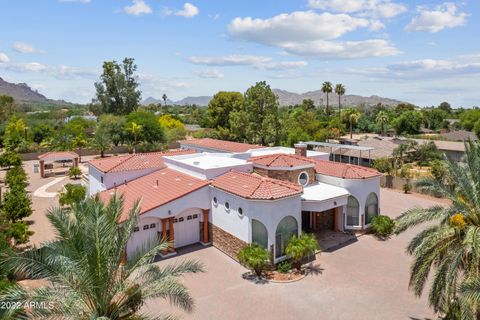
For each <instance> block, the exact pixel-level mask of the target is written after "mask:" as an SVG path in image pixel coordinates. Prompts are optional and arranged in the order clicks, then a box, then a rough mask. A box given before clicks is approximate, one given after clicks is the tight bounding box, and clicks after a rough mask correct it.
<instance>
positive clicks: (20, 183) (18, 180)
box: [5, 165, 28, 189]
mask: <svg viewBox="0 0 480 320" xmlns="http://www.w3.org/2000/svg"><path fill="white" fill-rule="evenodd" d="M5 184H6V185H7V186H8V187H9V188H17V187H19V188H22V189H25V188H26V187H27V186H28V178H27V173H26V172H25V170H24V169H23V167H22V166H21V165H16V166H14V167H13V168H11V169H9V170H8V171H7V173H6V174H5Z"/></svg>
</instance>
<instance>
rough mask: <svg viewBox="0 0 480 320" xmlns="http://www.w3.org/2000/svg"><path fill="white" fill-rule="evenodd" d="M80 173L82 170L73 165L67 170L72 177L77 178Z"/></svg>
mask: <svg viewBox="0 0 480 320" xmlns="http://www.w3.org/2000/svg"><path fill="white" fill-rule="evenodd" d="M81 175H82V170H80V168H79V167H77V166H73V167H71V168H70V170H68V176H69V177H70V178H72V179H78V178H80V176H81Z"/></svg>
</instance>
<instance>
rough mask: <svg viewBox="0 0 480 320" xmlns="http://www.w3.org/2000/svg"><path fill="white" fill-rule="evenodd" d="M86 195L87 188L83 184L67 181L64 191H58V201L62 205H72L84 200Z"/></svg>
mask: <svg viewBox="0 0 480 320" xmlns="http://www.w3.org/2000/svg"><path fill="white" fill-rule="evenodd" d="M86 195H87V188H86V187H85V186H82V185H81V184H71V183H68V184H66V185H65V191H63V192H62V193H60V198H59V199H58V201H59V203H60V204H61V205H62V206H65V205H72V204H74V203H78V202H80V201H82V200H84V199H85V196H86Z"/></svg>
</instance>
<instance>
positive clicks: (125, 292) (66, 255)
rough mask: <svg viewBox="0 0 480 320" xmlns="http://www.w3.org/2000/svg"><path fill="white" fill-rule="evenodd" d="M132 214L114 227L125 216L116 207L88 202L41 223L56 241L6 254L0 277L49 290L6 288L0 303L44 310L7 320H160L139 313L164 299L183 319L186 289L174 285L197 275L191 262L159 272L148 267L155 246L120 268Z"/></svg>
mask: <svg viewBox="0 0 480 320" xmlns="http://www.w3.org/2000/svg"><path fill="white" fill-rule="evenodd" d="M138 212H139V203H138V202H137V203H135V204H134V205H133V207H132V208H131V209H130V210H129V211H128V218H127V220H126V221H125V222H124V223H122V224H118V223H117V222H118V220H119V218H120V216H121V215H122V213H125V212H124V211H123V199H122V198H121V197H118V196H116V195H115V196H113V197H112V200H111V201H110V202H109V203H108V204H106V205H104V204H103V203H102V202H101V201H100V200H99V198H98V197H96V198H89V199H87V200H85V201H82V202H80V203H78V204H72V206H71V209H66V208H63V209H62V208H53V209H50V210H49V212H48V213H47V217H48V219H49V220H50V223H51V224H52V225H53V227H54V228H55V231H56V233H55V234H56V239H55V240H54V241H51V242H47V243H44V244H43V246H42V247H40V248H38V249H32V250H28V251H25V252H17V253H13V254H11V255H9V256H8V257H6V258H5V259H3V260H2V262H1V264H0V269H3V270H12V271H13V272H15V273H16V274H19V275H22V276H25V277H26V278H28V279H44V280H47V281H49V285H48V286H46V287H43V288H38V289H34V290H32V291H27V290H25V289H24V288H23V287H21V286H14V287H11V288H9V289H7V290H6V292H3V293H2V294H1V295H0V301H8V302H12V303H21V305H22V306H23V305H24V303H26V302H28V301H35V302H38V303H42V302H44V303H46V305H47V306H48V307H46V308H32V309H29V310H22V311H21V312H20V313H21V314H17V315H15V316H14V318H15V319H27V318H28V319H31V318H34V319H82V320H83V319H85V320H87V319H111V320H134V319H164V318H167V316H164V317H150V316H147V315H144V314H141V313H140V311H139V309H140V307H141V306H142V305H143V303H144V302H145V301H146V300H147V299H152V298H164V299H169V301H170V302H172V303H173V304H174V305H176V306H179V307H180V308H182V309H184V310H186V311H190V310H192V308H193V300H192V298H191V296H190V295H189V293H188V289H187V288H186V287H185V286H184V285H183V284H181V283H180V282H179V281H178V279H177V278H178V277H180V276H182V275H183V274H185V273H197V272H202V271H203V267H202V265H201V264H200V263H199V262H195V261H184V262H181V263H178V264H176V265H169V266H166V267H164V268H160V267H159V266H158V265H155V264H151V262H153V259H154V258H155V256H156V255H157V254H158V253H159V252H160V251H161V250H165V249H166V248H167V247H168V243H165V242H160V241H158V240H156V241H153V242H152V243H150V246H145V247H144V248H142V249H141V250H138V251H137V252H135V254H132V255H131V256H129V260H128V261H126V262H125V259H124V253H125V250H126V248H127V242H128V240H129V239H130V236H131V234H132V232H133V230H134V228H135V226H136V223H137V218H138ZM50 307H51V308H50ZM0 311H3V312H5V310H0ZM6 312H7V313H8V312H12V313H13V310H12V311H8V310H7V311H6ZM4 316H5V315H4ZM6 316H8V314H7V315H6ZM2 319H4V318H2Z"/></svg>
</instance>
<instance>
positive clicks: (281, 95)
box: [142, 89, 403, 107]
mask: <svg viewBox="0 0 480 320" xmlns="http://www.w3.org/2000/svg"><path fill="white" fill-rule="evenodd" d="M273 92H275V94H276V95H277V97H278V102H279V103H280V105H281V106H289V105H294V104H300V103H302V101H303V100H304V99H312V100H313V102H314V103H315V105H317V106H319V105H325V104H326V103H327V95H326V94H324V93H323V92H322V91H321V90H316V91H309V92H305V93H301V94H299V93H294V92H290V91H286V90H281V89H273ZM328 98H329V104H330V105H331V106H332V107H335V106H337V105H338V96H337V95H336V94H333V93H332V94H330V95H329V97H328ZM211 99H212V97H211V96H199V97H186V98H183V99H182V100H178V101H170V100H167V104H175V105H181V106H183V105H191V104H196V105H197V106H206V105H208V103H209V102H210V100H211ZM402 102H403V101H399V100H395V99H390V98H383V97H379V96H370V97H362V96H359V95H353V94H347V95H344V96H342V105H348V106H358V105H361V104H365V105H366V106H374V105H377V104H379V103H381V104H383V105H385V106H396V105H397V104H399V103H402ZM150 103H162V104H163V100H161V99H155V98H152V97H149V98H147V99H145V100H143V101H142V104H143V105H147V104H150Z"/></svg>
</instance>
